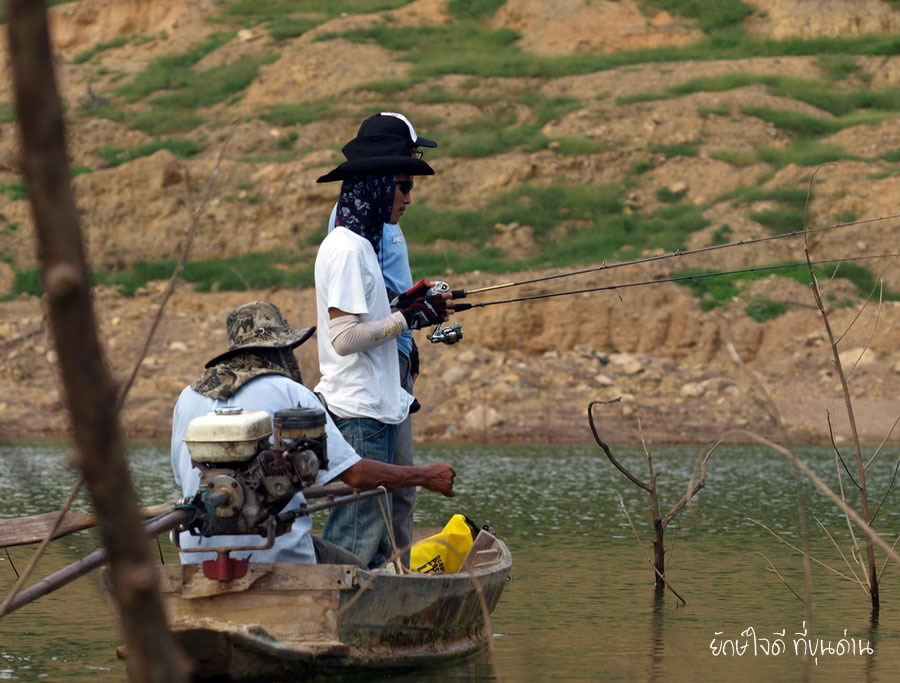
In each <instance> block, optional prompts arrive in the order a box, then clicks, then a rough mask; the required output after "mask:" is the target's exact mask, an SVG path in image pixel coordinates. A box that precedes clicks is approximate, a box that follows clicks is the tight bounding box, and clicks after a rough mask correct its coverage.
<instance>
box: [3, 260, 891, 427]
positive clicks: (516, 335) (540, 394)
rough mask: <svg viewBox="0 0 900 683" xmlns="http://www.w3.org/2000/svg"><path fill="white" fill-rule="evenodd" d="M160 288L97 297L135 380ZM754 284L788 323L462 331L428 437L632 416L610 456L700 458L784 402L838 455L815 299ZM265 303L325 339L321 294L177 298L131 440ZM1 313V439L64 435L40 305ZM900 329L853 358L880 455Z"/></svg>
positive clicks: (434, 390)
mask: <svg viewBox="0 0 900 683" xmlns="http://www.w3.org/2000/svg"><path fill="white" fill-rule="evenodd" d="M590 277H591V278H592V281H594V282H602V281H603V278H602V277H599V276H590ZM486 281H487V282H490V281H497V278H494V279H493V280H488V279H486V278H485V277H484V276H479V275H478V274H473V275H469V276H466V277H465V278H458V279H457V280H456V281H455V282H454V286H469V287H473V286H474V285H475V284H476V283H478V284H482V283H485V282H486ZM501 281H502V280H501ZM153 284H154V286H153V287H152V288H151V289H149V290H146V291H144V292H143V293H141V294H140V295H138V296H136V297H133V298H129V297H123V296H121V295H119V294H117V293H115V292H113V291H111V290H108V289H104V288H100V289H98V291H97V295H96V305H97V309H98V311H99V315H100V318H101V326H102V337H103V339H104V340H105V343H106V348H107V351H108V354H109V358H110V362H111V364H112V367H113V368H114V371H115V373H116V375H117V376H118V377H120V378H121V379H122V380H123V381H124V379H125V378H126V377H127V376H128V374H129V373H130V371H131V367H132V365H133V363H134V361H135V359H136V358H137V355H138V353H139V349H140V348H141V347H142V345H143V342H144V339H145V336H146V334H147V331H148V329H149V326H150V323H151V321H152V319H153V317H154V315H155V312H156V310H157V306H158V300H159V296H160V292H161V290H162V288H163V286H164V284H165V283H163V282H158V283H153ZM755 285H756V286H758V287H760V288H761V289H765V288H766V287H767V286H768V288H769V294H770V295H772V296H775V295H776V293H779V294H780V296H781V297H782V299H783V300H785V301H789V302H791V308H790V310H789V311H788V313H786V314H785V315H783V316H781V317H780V318H778V319H776V320H774V321H770V322H767V323H764V324H760V323H756V322H754V321H753V320H752V319H750V318H748V317H747V316H746V315H744V314H743V312H742V311H741V310H740V308H739V307H737V308H735V310H729V309H728V308H727V307H726V308H725V309H721V311H720V312H713V313H701V312H700V311H699V308H698V306H697V303H696V300H695V299H694V298H693V296H692V295H691V294H690V293H689V292H688V291H687V290H685V289H684V288H681V287H677V286H675V285H671V284H668V285H658V286H650V287H644V288H639V289H634V290H628V291H627V292H625V293H623V295H622V299H621V300H620V299H619V298H618V297H617V296H615V295H614V294H609V293H600V294H589V295H579V296H576V297H565V298H561V299H556V300H552V301H543V302H534V303H529V304H518V305H509V306H498V307H495V308H490V309H482V310H479V311H468V312H465V313H462V314H459V315H458V316H457V317H456V320H457V321H459V322H460V323H461V324H462V325H463V329H464V339H463V341H462V342H461V343H459V344H457V345H455V346H444V345H432V344H430V343H429V342H428V341H427V340H426V339H425V335H424V334H423V333H418V341H419V344H420V347H421V349H422V375H421V378H420V380H419V382H418V383H417V385H416V395H417V397H418V398H419V400H420V402H421V403H422V405H423V409H422V411H421V412H420V413H419V414H418V415H417V416H416V418H415V421H414V424H415V435H416V437H417V438H418V439H419V440H427V441H450V442H456V441H460V442H465V441H469V442H471V441H478V442H507V441H533V442H586V441H591V435H590V432H589V428H588V423H587V419H586V407H587V405H588V403H589V402H591V401H593V400H601V401H611V400H615V399H620V400H619V401H618V402H616V403H611V404H609V405H603V406H598V408H597V409H596V411H597V412H596V415H597V417H598V418H599V424H600V427H601V430H602V432H603V436H604V437H605V438H607V439H608V440H610V441H612V442H623V441H636V440H638V439H639V436H640V435H639V431H638V425H637V420H638V418H640V420H641V424H642V426H643V430H644V434H645V436H646V437H647V438H648V439H650V440H652V441H654V442H657V443H660V442H670V443H671V442H690V443H704V442H707V441H709V440H712V439H715V438H716V437H717V436H718V435H720V434H721V433H723V432H726V431H728V430H729V429H745V430H751V431H756V432H759V433H761V434H765V435H770V436H771V435H774V434H775V423H774V420H773V419H772V417H771V413H772V408H771V405H769V403H768V397H771V400H772V401H773V402H774V405H775V407H776V408H777V410H778V412H779V414H780V415H781V418H782V420H783V422H784V424H785V426H786V427H787V429H788V431H789V433H790V434H791V437H792V438H793V439H795V440H797V441H816V442H827V440H828V438H829V437H828V423H827V414H828V413H830V415H831V416H832V421H833V422H834V424H835V431H836V434H837V436H838V440H839V441H841V440H844V439H846V438H847V437H848V436H849V430H848V427H847V420H846V413H845V411H844V407H843V399H842V397H841V394H840V392H839V382H838V379H837V377H836V374H835V372H834V370H833V363H832V360H831V354H830V348H829V346H828V344H827V343H826V341H825V334H824V329H823V326H822V322H821V318H820V316H819V314H818V312H817V311H815V310H814V309H813V307H812V302H811V295H810V293H809V292H808V291H807V290H806V288H805V287H803V286H801V285H796V288H788V289H793V291H784V290H785V285H784V280H776V279H774V278H772V279H771V280H770V281H768V282H767V281H762V282H758V283H755ZM833 286H837V285H836V284H835V285H833ZM776 290H777V292H776ZM253 299H265V300H271V301H274V302H275V303H277V304H278V305H279V306H281V307H282V309H283V310H284V311H285V314H286V316H287V317H288V319H289V320H290V321H291V322H292V323H293V324H295V325H307V324H311V323H312V322H314V301H313V295H312V291H311V290H301V291H289V290H277V291H256V292H226V293H210V294H202V295H198V294H196V293H195V292H193V291H191V288H190V287H189V286H183V287H181V288H179V289H178V290H177V292H176V294H175V295H174V297H173V298H172V299H171V301H170V303H169V306H168V308H167V309H166V313H165V315H164V317H163V320H162V324H161V326H160V328H159V331H158V333H157V335H156V338H155V340H154V342H153V344H152V345H151V347H150V352H149V354H148V355H147V357H146V358H145V359H144V361H143V364H142V365H141V368H140V371H139V373H138V376H137V380H136V382H135V385H134V387H133V389H132V391H131V393H130V395H129V398H128V401H127V403H126V407H125V411H124V414H123V421H124V424H125V427H126V430H127V432H128V434H129V435H130V436H132V437H152V438H167V437H168V431H169V420H170V416H171V409H172V406H173V404H174V402H175V399H176V398H177V395H178V393H179V392H180V391H181V389H182V388H183V387H184V386H185V385H186V384H187V383H189V382H190V381H191V380H192V379H193V378H194V377H195V375H197V374H198V372H199V371H200V369H201V367H202V365H203V363H204V362H205V361H206V360H208V359H209V358H211V357H212V356H214V355H215V354H216V353H218V352H219V351H221V350H222V349H224V348H225V332H224V316H225V313H226V312H227V311H228V310H229V309H230V308H232V307H234V306H237V305H239V304H241V303H243V302H246V301H250V300H253ZM0 311H2V321H3V322H2V323H0V353H2V354H3V357H4V363H3V365H2V374H0V392H2V402H0V408H2V410H3V414H4V416H5V418H4V420H3V423H2V426H0V437H2V438H35V437H43V436H47V435H59V434H63V433H64V432H65V430H66V416H65V411H64V409H63V404H62V401H61V399H60V396H59V392H58V389H57V386H58V385H57V380H56V364H55V354H54V352H53V351H52V349H51V345H50V340H49V337H48V335H47V333H46V330H45V327H44V325H43V317H42V312H41V306H40V301H39V299H37V298H34V297H30V298H26V299H22V300H18V301H15V302H10V303H5V304H2V305H0ZM898 314H900V303H886V304H884V305H882V306H881V307H880V310H879V307H878V306H877V305H876V304H871V305H870V306H869V307H867V309H866V310H865V311H864V312H863V314H862V315H861V316H860V317H859V319H858V320H857V321H856V323H855V325H853V326H852V328H851V329H850V332H849V333H848V334H847V335H846V336H845V337H844V338H843V339H842V341H841V345H840V349H841V358H842V360H843V361H844V364H845V367H846V368H847V371H848V372H849V370H850V368H851V367H853V366H854V364H855V370H853V373H852V376H851V388H852V394H853V397H854V403H855V406H856V409H857V412H856V418H857V421H858V425H859V429H860V432H861V434H862V436H863V438H864V439H865V440H866V441H869V442H876V443H877V442H879V441H880V440H881V439H882V438H883V437H884V435H885V434H886V433H887V432H888V430H889V429H890V427H891V424H892V423H893V421H894V420H895V419H896V417H897V415H896V413H897V396H898V393H900V392H898V390H900V351H898V349H897V345H896V340H897V339H898V338H900V315H898ZM855 315H856V312H855V310H854V309H852V308H843V309H839V310H836V311H833V312H832V322H833V325H834V327H835V329H836V330H837V332H838V333H841V332H843V331H844V330H845V329H846V328H847V327H848V326H849V325H850V324H851V322H852V321H853V319H854V316H855ZM876 318H877V321H876ZM876 322H877V327H875V328H874V334H873V326H875V325H876ZM870 339H871V341H869V340H870ZM867 343H868V344H869V350H868V351H867V352H866V353H865V354H864V355H863V356H862V358H861V359H860V353H861V352H862V349H863V348H864V347H865V346H866V344H867ZM299 358H300V360H301V368H302V370H303V374H304V379H305V381H306V383H307V385H309V386H312V385H314V384H315V382H316V381H317V379H318V368H317V360H316V351H315V344H314V343H309V344H307V345H305V346H303V347H301V349H300V352H299ZM735 358H739V359H740V360H741V362H742V363H743V364H744V365H745V367H742V366H741V365H738V364H737V363H736V362H735ZM857 361H858V362H857ZM763 388H765V392H764V391H763V390H762V389H763ZM730 438H731V439H732V440H735V439H740V437H730Z"/></svg>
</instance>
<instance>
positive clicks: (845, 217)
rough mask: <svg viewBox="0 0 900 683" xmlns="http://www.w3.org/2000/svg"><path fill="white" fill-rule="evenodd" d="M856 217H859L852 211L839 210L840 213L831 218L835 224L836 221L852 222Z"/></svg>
mask: <svg viewBox="0 0 900 683" xmlns="http://www.w3.org/2000/svg"><path fill="white" fill-rule="evenodd" d="M858 219H859V216H857V215H856V214H855V213H853V212H852V211H841V212H840V213H838V214H836V215H835V217H834V219H833V220H834V222H835V223H836V224H837V223H853V222H854V221H856V220H858Z"/></svg>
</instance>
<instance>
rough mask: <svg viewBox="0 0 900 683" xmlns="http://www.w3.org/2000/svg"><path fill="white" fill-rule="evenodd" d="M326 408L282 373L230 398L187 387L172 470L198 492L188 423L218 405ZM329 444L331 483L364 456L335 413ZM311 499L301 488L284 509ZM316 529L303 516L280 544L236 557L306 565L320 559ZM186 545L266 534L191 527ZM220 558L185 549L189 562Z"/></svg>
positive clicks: (178, 409)
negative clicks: (195, 532)
mask: <svg viewBox="0 0 900 683" xmlns="http://www.w3.org/2000/svg"><path fill="white" fill-rule="evenodd" d="M298 405H299V406H301V407H303V408H320V409H321V408H322V404H321V403H320V402H319V399H317V398H316V397H315V395H314V394H313V393H312V392H311V391H310V390H309V389H307V388H306V387H305V386H303V385H302V384H298V383H297V382H294V381H293V380H290V379H288V378H287V377H284V376H282V375H263V376H262V377H257V378H255V379H253V380H251V381H250V382H248V383H247V384H245V385H244V386H242V387H241V388H240V389H238V391H237V393H236V394H235V395H234V396H232V397H231V398H230V399H228V400H227V401H220V400H217V399H212V398H208V397H206V396H203V395H202V394H198V393H197V392H196V391H194V390H193V389H191V388H190V387H185V389H184V391H182V392H181V396H179V397H178V402H177V403H176V404H175V411H174V413H173V415H172V450H171V457H172V471H173V472H174V474H175V482H176V483H177V484H179V485H180V486H181V490H182V493H183V495H185V496H193V495H194V494H195V493H196V492H197V488H198V486H199V485H200V470H198V469H197V468H196V467H194V465H193V464H192V463H191V455H190V453H189V451H188V448H187V444H185V443H184V435H185V433H186V432H187V428H188V424H189V423H190V421H191V420H193V419H194V418H195V417H200V416H202V415H206V414H207V413H211V412H213V411H214V410H216V409H217V408H225V407H227V406H237V407H240V408H243V409H244V410H265V411H266V412H267V413H269V415H274V414H275V413H276V412H278V411H279V410H283V409H285V408H294V407H296V406H298ZM325 434H326V435H327V448H328V469H327V470H324V471H321V472H319V474H318V476H317V477H316V482H317V483H319V484H327V483H328V482H329V481H331V480H332V479H334V478H336V477H337V476H338V475H340V474H341V473H342V472H343V471H344V470H346V469H347V468H349V467H351V466H352V465H354V464H356V463H357V462H359V460H360V458H359V456H358V455H357V454H356V452H355V451H354V450H353V448H351V447H350V444H349V443H347V442H346V441H345V440H344V437H343V436H342V435H341V433H340V432H339V431H338V428H337V427H335V425H334V422H332V420H331V418H330V417H328V418H327V422H326V424H325ZM305 502H306V499H305V498H304V497H303V494H301V493H298V494H296V495H295V496H294V497H293V498H291V500H290V502H288V504H287V505H285V506H284V508H283V511H284V512H287V511H289V510H294V509H296V508H298V507H299V506H300V505H301V504H302V503H305ZM311 529H312V520H311V519H310V518H309V517H308V516H303V517H298V518H297V519H295V520H294V523H293V525H292V526H291V529H290V531H288V532H287V533H285V534H282V535H281V536H277V537H276V538H275V545H274V546H273V547H272V548H269V549H268V550H255V551H253V553H252V554H251V553H246V552H234V553H232V554H231V556H232V557H234V558H236V559H242V558H245V557H247V556H248V555H252V558H253V561H254V562H299V563H302V564H315V563H316V555H315V551H314V549H313V543H312V539H311V538H310V536H309V532H310V530H311ZM180 543H181V547H182V548H199V547H208V548H214V547H222V546H231V547H236V546H259V545H263V544H264V543H265V538H263V537H262V536H252V535H247V536H210V537H209V538H204V537H202V536H192V535H191V534H189V533H188V532H184V533H182V534H181V537H180ZM212 559H215V555H214V554H213V553H182V554H181V561H182V562H183V563H196V562H202V561H203V560H212Z"/></svg>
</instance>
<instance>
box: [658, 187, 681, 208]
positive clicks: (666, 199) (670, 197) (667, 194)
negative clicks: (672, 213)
mask: <svg viewBox="0 0 900 683" xmlns="http://www.w3.org/2000/svg"><path fill="white" fill-rule="evenodd" d="M685 194H687V190H686V189H685V190H679V191H678V192H672V190H670V189H669V188H668V187H661V188H659V189H658V190H657V191H656V198H657V199H658V200H659V201H661V202H663V203H665V204H674V203H675V202H680V201H681V200H682V199H684V195H685Z"/></svg>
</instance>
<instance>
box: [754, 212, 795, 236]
mask: <svg viewBox="0 0 900 683" xmlns="http://www.w3.org/2000/svg"><path fill="white" fill-rule="evenodd" d="M750 220H753V221H756V222H757V223H759V224H760V225H764V226H766V227H767V228H768V229H769V230H770V231H771V232H772V234H773V235H780V234H781V233H785V232H793V231H794V230H800V229H802V228H803V212H802V211H792V210H784V211H778V210H776V209H769V210H767V211H754V212H752V213H751V214H750Z"/></svg>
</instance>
